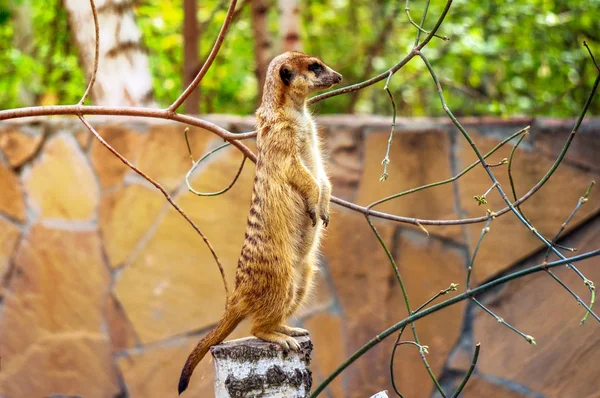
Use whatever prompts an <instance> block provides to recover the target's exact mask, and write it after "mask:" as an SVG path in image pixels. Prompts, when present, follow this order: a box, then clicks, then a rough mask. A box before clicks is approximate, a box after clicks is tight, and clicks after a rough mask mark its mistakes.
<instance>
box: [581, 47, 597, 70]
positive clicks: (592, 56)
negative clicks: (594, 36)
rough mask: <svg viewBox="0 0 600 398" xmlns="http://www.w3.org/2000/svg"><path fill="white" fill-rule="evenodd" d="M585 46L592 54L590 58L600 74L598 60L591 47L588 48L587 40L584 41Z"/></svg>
mask: <svg viewBox="0 0 600 398" xmlns="http://www.w3.org/2000/svg"><path fill="white" fill-rule="evenodd" d="M583 45H584V46H585V48H587V50H588V53H589V54H590V58H592V62H593V63H594V65H595V66H596V69H598V72H600V66H598V63H597V62H596V58H594V54H593V53H592V50H590V47H589V46H588V44H587V42H586V41H585V40H584V41H583Z"/></svg>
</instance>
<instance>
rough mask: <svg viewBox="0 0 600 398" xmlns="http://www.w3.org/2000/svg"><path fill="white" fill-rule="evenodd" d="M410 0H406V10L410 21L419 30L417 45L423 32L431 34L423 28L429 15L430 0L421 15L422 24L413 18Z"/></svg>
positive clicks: (444, 38)
mask: <svg viewBox="0 0 600 398" xmlns="http://www.w3.org/2000/svg"><path fill="white" fill-rule="evenodd" d="M409 2H410V0H406V6H405V7H404V12H405V13H406V16H407V17H408V22H410V24H411V25H412V26H414V27H415V28H417V30H418V33H417V37H416V39H415V46H417V45H418V44H419V40H420V39H421V33H425V34H426V35H428V34H429V32H428V31H426V30H425V29H423V28H422V26H423V24H424V23H425V18H426V17H427V11H428V10H429V0H428V1H427V2H426V3H425V9H424V10H423V15H422V16H421V25H418V24H417V23H416V22H415V21H413V19H412V18H411V16H410V7H409ZM433 36H434V37H437V38H438V39H442V40H444V41H446V40H450V39H448V38H447V37H446V36H444V37H442V36H438V35H436V34H434V35H433Z"/></svg>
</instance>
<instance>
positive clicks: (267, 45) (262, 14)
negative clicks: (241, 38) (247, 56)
mask: <svg viewBox="0 0 600 398" xmlns="http://www.w3.org/2000/svg"><path fill="white" fill-rule="evenodd" d="M251 7H252V9H251V12H252V30H253V31H254V59H255V60H256V69H255V73H256V80H257V82H258V91H257V92H258V102H259V103H260V102H261V100H262V93H263V88H264V85H265V78H266V75H267V68H268V66H269V62H271V58H272V54H271V47H272V43H271V37H270V35H269V26H268V21H267V17H268V14H269V1H268V0H253V1H252V2H251Z"/></svg>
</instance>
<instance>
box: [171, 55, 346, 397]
mask: <svg viewBox="0 0 600 398" xmlns="http://www.w3.org/2000/svg"><path fill="white" fill-rule="evenodd" d="M341 79H342V76H341V75H340V74H339V73H337V72H335V71H333V70H332V69H330V68H329V67H327V66H326V65H325V64H323V62H322V61H320V60H319V59H318V58H316V57H312V56H309V55H306V54H303V53H299V52H288V53H285V54H282V55H280V56H278V57H276V58H275V59H274V60H273V61H271V63H270V65H269V69H268V72H267V79H266V82H265V88H264V94H263V98H262V104H261V106H260V108H259V109H258V110H257V112H256V117H257V130H258V138H257V145H258V159H257V162H256V177H255V179H254V190H253V193H252V205H251V207H250V214H249V216H248V224H247V229H246V239H245V241H244V245H243V247H242V253H241V256H240V259H239V261H238V267H237V272H236V279H235V289H234V291H233V292H232V294H231V296H230V298H229V300H228V302H227V307H226V309H225V314H224V315H223V317H222V319H221V321H220V322H219V324H218V325H217V327H216V328H215V329H213V330H212V331H211V332H210V333H209V334H208V335H207V336H206V337H204V338H203V339H202V340H201V341H200V342H199V343H198V345H197V346H196V348H195V349H194V350H193V351H192V353H191V354H190V356H189V358H188V360H187V362H186V363H185V366H184V368H183V371H182V373H181V378H180V380H179V393H180V394H181V392H183V391H184V390H185V389H186V388H187V385H188V383H189V379H190V377H191V375H192V372H193V371H194V368H195V367H196V365H197V364H198V363H199V362H200V360H201V359H202V358H203V357H204V355H205V354H206V353H207V352H208V349H209V348H210V347H211V346H213V345H215V344H218V343H220V342H221V341H223V340H224V339H225V338H226V337H227V336H228V335H229V334H230V333H231V332H232V331H233V329H235V327H236V326H237V325H238V324H239V322H240V321H241V320H242V319H244V318H247V317H249V318H251V320H252V334H253V335H254V336H256V337H258V338H260V339H263V340H266V341H270V342H274V343H277V344H279V345H280V346H282V347H283V349H284V350H289V349H292V350H297V349H299V348H300V347H299V345H298V343H297V341H296V340H295V339H294V338H293V337H292V336H300V335H305V334H308V332H307V331H306V330H304V329H300V328H292V327H289V326H286V325H285V324H284V322H285V321H286V320H287V318H289V317H290V316H291V315H293V314H294V313H295V312H296V310H297V309H298V308H299V307H300V305H301V304H302V301H303V300H304V298H305V296H306V294H307V292H308V291H309V290H310V287H311V284H312V276H313V273H314V272H315V269H316V257H317V251H318V246H319V240H320V236H321V232H322V231H321V230H322V228H323V226H327V224H328V223H329V199H330V195H331V184H330V183H329V180H328V179H327V176H326V174H325V170H324V167H323V161H322V159H321V151H320V148H319V142H318V137H317V132H316V128H315V124H314V121H313V120H312V118H311V116H310V115H309V113H308V111H307V109H306V98H307V97H308V95H309V94H310V93H312V92H315V91H319V90H323V89H325V88H329V87H331V86H332V85H333V84H336V83H339V82H340V81H341ZM317 216H318V218H317ZM319 219H320V220H319Z"/></svg>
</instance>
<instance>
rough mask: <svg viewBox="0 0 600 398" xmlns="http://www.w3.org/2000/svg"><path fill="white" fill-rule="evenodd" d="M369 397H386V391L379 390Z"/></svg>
mask: <svg viewBox="0 0 600 398" xmlns="http://www.w3.org/2000/svg"><path fill="white" fill-rule="evenodd" d="M371 398H388V393H387V391H380V392H378V393H377V394H375V395H373V396H372V397H371Z"/></svg>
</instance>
